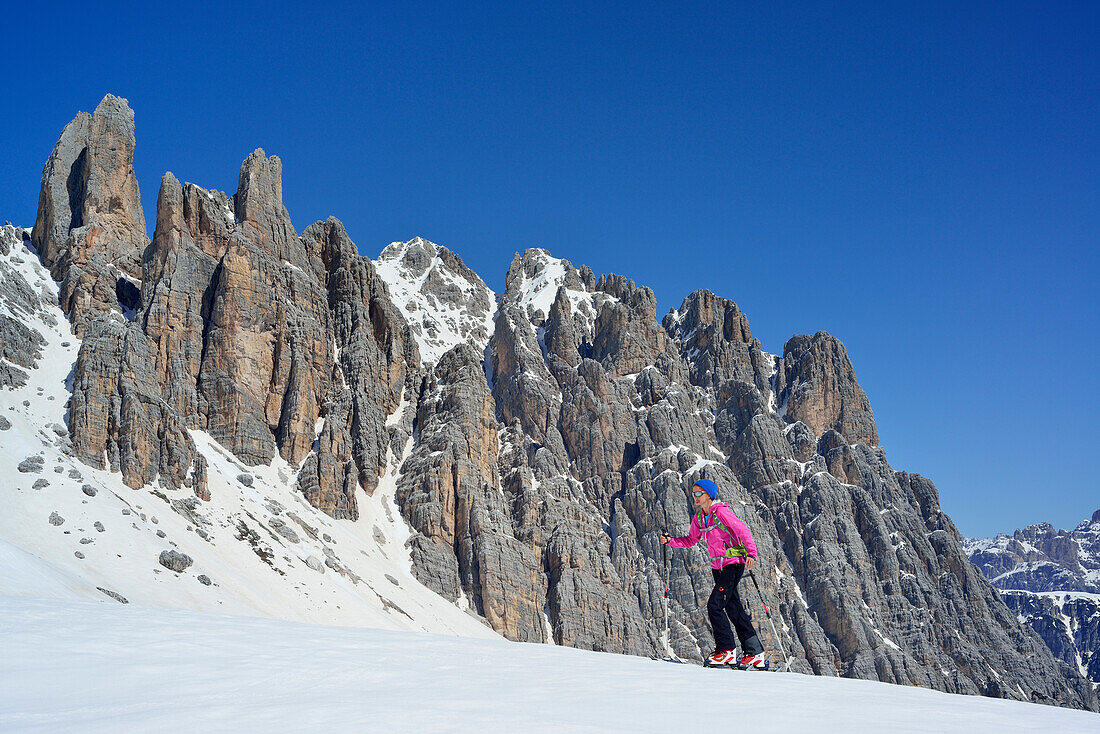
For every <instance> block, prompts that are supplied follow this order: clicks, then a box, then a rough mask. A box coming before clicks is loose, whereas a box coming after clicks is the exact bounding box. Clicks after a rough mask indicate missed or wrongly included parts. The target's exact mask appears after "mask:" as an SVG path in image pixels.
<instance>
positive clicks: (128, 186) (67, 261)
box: [31, 94, 149, 335]
mask: <svg viewBox="0 0 1100 734" xmlns="http://www.w3.org/2000/svg"><path fill="white" fill-rule="evenodd" d="M134 147H135V139H134V113H133V110H131V109H130V106H129V104H128V103H127V101H126V100H125V99H121V98H119V97H115V96H114V95H111V94H108V95H107V96H106V97H104V98H103V101H102V102H100V103H99V106H98V107H96V110H95V112H94V113H92V114H91V115H89V114H88V113H86V112H81V113H80V114H78V115H77V116H76V118H75V119H74V120H73V121H72V122H70V123H69V124H68V125H66V126H65V129H64V130H63V131H62V133H61V137H60V138H59V139H58V141H57V145H55V146H54V149H53V152H52V153H51V154H50V157H49V160H47V161H46V166H45V168H44V169H43V172H42V187H41V192H40V194H39V197H38V217H37V219H36V221H35V226H34V230H33V232H32V234H31V238H32V240H33V241H34V244H35V247H37V248H38V252H39V254H40V256H41V257H42V262H43V263H44V264H45V265H46V266H47V267H49V268H50V271H51V272H52V273H53V276H54V278H55V279H56V280H58V281H59V282H60V283H61V307H62V309H63V310H64V311H65V312H66V313H67V314H68V315H69V317H70V319H71V320H72V324H73V330H74V332H75V333H77V334H78V335H79V334H83V332H84V329H85V328H86V326H87V325H88V323H89V321H91V319H92V318H94V317H95V316H96V315H97V314H101V313H109V312H111V311H112V310H117V311H119V312H122V311H125V310H127V309H133V308H134V307H136V305H137V303H136V301H137V299H136V295H137V286H136V285H135V281H138V280H140V278H141V253H142V251H143V250H144V249H145V246H146V244H147V243H148V242H149V237H148V235H146V233H145V216H144V214H143V213H142V209H141V197H140V194H139V192H138V184H137V177H136V176H135V175H134Z"/></svg>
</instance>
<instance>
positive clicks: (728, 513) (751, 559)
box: [661, 479, 767, 668]
mask: <svg viewBox="0 0 1100 734" xmlns="http://www.w3.org/2000/svg"><path fill="white" fill-rule="evenodd" d="M691 495H692V498H693V499H694V502H695V506H696V507H697V508H699V509H698V511H697V512H696V513H695V515H694V516H693V517H692V518H691V530H690V531H689V532H688V534H687V536H685V537H681V538H670V537H669V536H668V534H667V533H661V542H662V543H667V544H668V545H669V546H670V547H672V548H690V547H691V546H693V545H695V544H696V543H698V542H699V536H700V535H702V536H704V537H706V539H707V554H708V555H709V556H710V569H711V573H712V574H714V590H713V591H712V592H710V600H709V601H708V602H707V615H708V616H709V617H710V626H711V628H712V629H713V630H714V648H715V649H714V654H712V655H711V656H710V657H709V658H707V660H706V664H707V665H737V666H739V667H744V668H748V667H753V668H763V667H766V665H767V662H766V660H765V657H764V648H763V646H762V645H761V644H760V638H759V637H757V636H756V629H755V628H753V626H752V618H751V617H750V616H749V613H748V612H747V611H746V610H745V607H744V606H743V605H742V604H741V599H740V597H739V596H738V595H737V582H738V581H740V580H741V576H742V575H743V574H744V573H745V572H746V571H751V570H752V566H753V564H754V563H755V562H756V544H755V543H753V542H752V533H750V532H749V528H748V526H747V525H745V523H743V522H741V520H739V519H738V518H737V516H736V515H734V514H733V511H732V510H731V509H730V508H729V505H727V504H726V503H725V502H717V501H716V500H717V499H718V485H716V484H715V483H714V482H712V481H711V480H709V479H700V480H698V481H696V482H695V485H694V486H692V488H691ZM731 621H732V622H733V627H734V628H735V629H736V630H737V637H738V639H739V640H740V641H741V654H742V657H741V659H740V660H738V659H737V658H736V656H735V655H734V651H733V648H734V644H733V632H732V630H731V629H730V622H731Z"/></svg>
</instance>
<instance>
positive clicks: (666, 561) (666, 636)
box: [661, 530, 672, 652]
mask: <svg viewBox="0 0 1100 734" xmlns="http://www.w3.org/2000/svg"><path fill="white" fill-rule="evenodd" d="M661 534H662V535H668V533H666V532H664V531H663V530H662V531H661ZM661 548H662V549H663V551H662V552H663V553H664V558H665V651H666V652H671V650H672V646H671V645H670V644H669V640H668V575H669V572H668V543H662V544H661Z"/></svg>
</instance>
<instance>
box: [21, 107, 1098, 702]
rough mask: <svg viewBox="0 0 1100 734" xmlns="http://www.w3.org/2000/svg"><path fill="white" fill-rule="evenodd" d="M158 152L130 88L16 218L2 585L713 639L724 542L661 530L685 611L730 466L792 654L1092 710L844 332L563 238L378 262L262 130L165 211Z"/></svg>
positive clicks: (681, 574) (685, 567)
mask: <svg viewBox="0 0 1100 734" xmlns="http://www.w3.org/2000/svg"><path fill="white" fill-rule="evenodd" d="M135 147H136V138H135V126H134V113H133V111H132V110H131V109H130V107H129V104H128V103H127V102H126V100H123V99H120V98H118V97H114V96H112V95H108V96H107V97H105V98H104V100H103V101H102V102H101V103H100V105H99V106H98V107H97V109H96V110H95V112H94V113H93V114H90V115H89V114H87V113H80V114H78V115H77V117H76V118H75V119H74V120H73V121H72V122H71V123H70V124H69V125H68V126H66V127H65V129H64V130H63V131H62V133H61V136H60V138H59V140H58V142H57V145H56V146H55V147H54V149H53V151H52V152H51V153H50V154H49V157H48V159H47V161H46V165H45V168H44V170H43V176H42V183H41V191H40V196H39V206H38V215H37V219H36V221H35V223H34V227H33V228H32V229H30V230H23V229H19V228H16V227H12V226H8V227H5V228H4V229H3V231H2V232H0V276H2V277H0V356H2V359H0V442H2V446H3V450H2V451H0V473H3V475H4V476H7V477H11V481H10V482H5V483H3V488H2V490H0V498H2V499H3V502H4V503H5V512H4V513H0V541H3V542H2V543H0V551H3V552H4V554H5V555H6V556H10V557H11V558H13V559H15V561H13V562H15V563H17V564H18V565H19V567H21V568H33V569H37V570H36V571H35V573H21V574H19V575H18V576H17V577H12V578H11V579H9V580H8V581H5V582H4V584H5V586H3V587H0V591H2V592H3V593H5V594H13V593H18V594H46V595H58V594H60V595H75V596H95V597H100V598H102V599H104V600H108V599H113V600H115V601H118V602H121V601H137V602H142V603H146V604H158V605H161V606H176V607H185V608H193V609H206V610H222V611H228V612H235V613H241V614H262V615H266V616H272V617H279V618H288V619H307V620H310V621H318V622H329V623H336V624H358V625H366V626H383V627H389V628H396V629H421V630H428V631H438V632H449V633H452V634H460V635H491V634H494V633H495V634H499V635H502V636H504V637H507V638H509V639H512V640H518V641H526V642H534V643H553V644H558V645H568V646H573V647H579V648H585V649H591V650H599V651H606V652H615V653H625V654H633V655H643V656H653V657H657V656H662V657H663V656H667V655H669V654H675V655H677V656H679V657H680V658H683V659H685V660H695V661H699V660H701V659H702V656H703V655H705V654H706V653H708V652H709V651H710V650H711V649H712V646H713V640H712V638H711V632H710V627H709V624H708V623H707V618H706V611H705V608H706V600H707V597H708V595H709V593H710V590H711V586H712V578H711V575H710V571H709V559H708V558H707V557H706V554H705V552H704V550H703V549H701V548H699V547H696V548H694V549H690V550H682V551H675V552H673V553H671V554H670V567H669V568H668V569H667V573H668V574H669V591H670V599H669V633H668V634H667V636H666V635H665V634H664V618H665V616H664V603H665V600H664V598H663V597H664V577H665V574H666V568H665V565H664V555H663V553H662V551H663V548H662V546H661V545H660V543H659V541H658V538H659V534H660V532H661V531H662V530H668V531H671V532H674V533H676V532H686V528H687V526H688V523H689V520H690V516H691V508H690V505H689V503H688V499H687V492H686V490H687V489H688V488H690V486H691V484H692V482H693V481H694V480H695V479H698V478H700V477H706V478H709V479H711V480H713V481H715V482H716V483H717V484H718V485H719V487H720V488H721V495H720V496H721V499H723V500H725V501H727V502H729V503H730V505H731V506H732V508H733V509H734V511H735V512H736V513H737V514H738V515H739V516H740V517H741V518H742V519H743V520H745V522H746V523H747V524H748V525H749V527H750V528H751V529H752V532H753V534H754V537H755V540H756V545H757V548H758V549H759V560H758V565H757V568H756V570H755V573H754V575H755V577H756V579H757V580H758V582H759V585H760V589H761V591H762V594H763V598H762V599H761V598H760V595H758V593H757V592H756V590H755V587H752V586H749V585H746V587H745V590H744V593H745V596H746V599H747V601H748V604H749V606H750V609H751V610H752V611H753V613H754V614H755V616H756V619H757V623H758V630H759V632H760V634H761V637H762V639H763V640H764V642H765V645H766V646H767V648H768V650H769V651H771V652H772V654H773V655H774V656H775V657H776V658H777V662H778V657H779V655H780V653H779V650H780V648H782V649H783V650H785V651H786V653H787V654H788V655H790V656H791V660H792V663H791V667H792V669H793V670H796V671H799V672H803V673H813V674H818V675H830V676H838V675H839V676H847V677H852V678H865V679H873V680H881V681H887V682H892V683H899V684H905V685H917V686H925V687H928V688H934V689H937V690H941V691H947V692H952V693H968V694H981V695H987V696H994V697H1002V698H1012V699H1018V700H1026V701H1035V702H1042V703H1048V704H1055V705H1061V706H1069V707H1075V708H1085V709H1092V710H1096V708H1097V699H1096V694H1095V691H1094V689H1093V686H1092V685H1091V684H1090V683H1089V682H1088V681H1087V680H1086V679H1085V678H1084V677H1083V676H1082V672H1081V669H1080V667H1079V665H1077V664H1075V663H1073V662H1070V661H1066V660H1064V659H1061V658H1060V657H1057V656H1055V655H1054V654H1052V653H1051V651H1050V650H1049V649H1048V647H1047V646H1046V645H1045V644H1043V642H1042V640H1041V639H1040V638H1039V637H1038V636H1037V635H1036V634H1035V633H1034V632H1033V631H1032V629H1031V628H1030V627H1028V626H1026V625H1024V624H1022V623H1021V622H1020V620H1019V619H1018V618H1017V615H1016V614H1015V613H1014V612H1012V611H1011V610H1010V609H1009V607H1007V606H1006V605H1005V602H1004V601H1003V600H1002V599H1001V597H1000V595H998V593H997V591H996V590H995V589H994V588H993V586H992V585H991V584H990V583H989V582H988V581H987V580H986V579H985V578H984V577H983V576H982V574H981V573H980V572H979V571H978V569H977V568H975V566H973V565H972V564H970V563H969V562H968V560H967V559H968V553H967V551H966V550H965V549H964V547H963V545H962V540H963V539H962V538H961V536H960V535H959V533H958V531H957V530H956V528H955V526H954V524H953V523H952V522H951V519H950V518H949V517H947V515H945V514H944V513H943V512H942V510H941V509H940V506H939V498H938V493H937V491H936V487H935V485H934V484H933V483H932V482H931V481H930V480H929V479H927V478H925V477H922V476H920V475H919V474H911V473H909V472H906V471H898V470H895V469H894V468H892V467H891V466H890V464H889V463H888V460H887V456H886V452H885V450H884V449H883V447H882V446H881V445H879V436H878V429H877V426H876V424H875V420H874V415H873V413H872V410H871V404H870V400H869V398H868V396H867V395H866V393H865V392H864V391H863V389H862V388H861V387H860V385H859V383H858V381H857V379H856V374H855V370H854V368H853V366H852V364H851V362H850V361H849V359H848V354H847V351H846V349H845V347H844V345H843V344H842V343H841V342H840V341H839V340H838V339H836V338H835V337H833V336H831V335H830V334H828V333H827V332H824V331H819V332H817V333H816V334H813V335H794V336H792V337H791V338H790V339H789V340H788V341H787V343H786V344H785V345H784V348H783V351H782V354H770V353H768V352H765V351H764V350H763V349H762V347H761V344H760V342H759V340H757V339H755V338H754V337H753V336H752V332H751V330H750V328H749V322H748V318H747V316H746V315H745V314H744V313H743V312H742V311H741V310H740V309H739V308H738V307H737V305H736V304H735V303H734V302H732V301H730V300H727V299H725V298H722V297H720V296H718V295H715V294H713V293H711V292H709V291H705V290H700V291H696V292H694V293H691V294H690V295H688V296H687V297H686V298H685V299H684V301H683V303H682V304H681V306H680V307H679V308H678V309H675V310H673V311H670V312H669V313H668V314H666V315H665V316H664V318H663V319H661V320H660V321H658V319H657V315H656V299H655V297H654V294H653V292H652V291H651V290H650V289H649V288H646V287H644V286H640V285H638V284H635V283H634V281H632V280H630V279H629V278H627V277H624V276H622V275H615V274H605V275H601V276H598V277H597V276H596V274H595V273H593V272H592V270H591V269H589V268H588V267H586V266H581V267H579V268H578V267H575V266H574V265H573V264H571V263H569V262H568V261H566V260H561V259H558V258H555V257H553V256H552V255H551V254H550V253H549V252H547V251H546V250H541V249H525V250H523V251H522V254H521V253H520V252H517V254H516V255H515V258H514V259H513V260H512V262H511V265H510V266H509V268H508V273H507V277H506V279H505V290H504V292H503V293H501V294H497V293H493V292H492V291H491V290H490V289H489V288H488V287H487V286H486V285H485V283H484V281H483V280H482V279H481V278H480V277H479V276H478V275H477V274H476V273H474V272H473V271H471V270H469V269H468V268H467V267H466V266H465V265H464V264H463V263H462V260H461V258H459V256H458V255H456V254H455V253H453V252H451V251H449V250H447V249H446V248H444V247H441V246H438V245H436V244H433V243H431V242H428V241H426V240H423V239H419V238H416V239H412V240H410V241H408V242H402V243H393V244H391V245H389V246H388V247H386V248H385V249H384V250H383V251H382V252H381V254H380V256H379V258H378V259H377V260H371V259H369V258H367V257H364V256H362V255H360V254H359V249H358V247H357V246H356V245H355V244H354V243H352V242H351V240H350V239H349V238H348V236H347V233H346V232H345V231H344V228H343V225H342V224H341V223H340V221H339V220H337V219H335V218H329V219H328V220H327V221H323V222H317V223H315V224H312V225H310V226H309V227H307V228H306V229H305V230H304V231H303V232H301V233H298V232H297V231H296V230H295V229H294V227H293V226H292V224H291V220H290V216H289V214H288V212H287V210H286V208H285V207H284V206H283V202H282V173H283V171H282V163H281V161H280V160H279V159H278V158H277V157H275V156H270V157H269V156H267V155H266V154H265V153H264V151H262V150H257V151H255V152H253V153H252V154H251V155H249V156H248V157H247V158H246V160H245V161H244V163H243V164H242V166H241V169H240V173H239V178H238V188H237V191H236V192H235V193H233V194H232V195H230V194H226V193H223V192H219V191H212V190H208V189H205V188H202V187H201V186H198V185H195V184H192V183H186V182H185V183H181V182H179V181H178V180H177V179H176V178H175V177H174V176H173V175H172V174H171V173H166V174H165V175H164V177H163V178H162V179H161V182H160V190H159V195H158V199H157V211H156V213H155V222H156V225H155V228H154V232H153V236H152V239H150V238H149V237H148V235H147V234H146V232H147V230H146V218H145V214H144V212H143V211H142V208H141V199H140V196H139V195H138V182H137V180H136V177H135V175H134V169H133V156H134V151H135ZM520 249H522V248H519V247H517V250H520ZM729 276H730V283H731V288H732V287H733V284H734V283H735V282H736V279H737V278H738V277H745V276H744V274H738V273H730V274H729ZM838 287H841V286H838ZM3 579H4V577H3V576H0V580H3ZM28 579H33V580H34V582H33V583H31V582H30V581H28ZM764 602H766V603H767V604H768V605H769V607H770V608H771V610H772V614H773V616H774V618H775V627H776V629H777V630H778V634H779V639H776V638H775V636H774V635H773V632H772V629H771V627H770V626H768V625H766V624H765V623H764V620H763V616H762V611H763V603H764Z"/></svg>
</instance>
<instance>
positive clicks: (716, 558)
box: [668, 502, 756, 569]
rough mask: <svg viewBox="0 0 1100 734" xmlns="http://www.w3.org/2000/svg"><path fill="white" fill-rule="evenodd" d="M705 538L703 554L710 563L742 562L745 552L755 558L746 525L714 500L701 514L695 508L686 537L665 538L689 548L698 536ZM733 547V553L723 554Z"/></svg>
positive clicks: (676, 544)
mask: <svg viewBox="0 0 1100 734" xmlns="http://www.w3.org/2000/svg"><path fill="white" fill-rule="evenodd" d="M700 535H705V536H706V538H707V555H709V556H710V567H711V568H715V569H720V568H724V567H725V566H728V565H729V564H731V563H744V562H745V556H748V557H750V558H756V544H755V543H753V542H752V533H750V532H749V526H748V525H746V524H745V523H743V522H741V520H740V519H738V517H737V515H734V514H733V510H731V509H730V508H729V505H727V504H726V503H725V502H715V503H713V504H711V506H710V513H708V514H707V515H706V516H705V517H704V516H703V511H702V510H696V511H695V515H694V516H693V517H692V518H691V530H690V531H688V534H687V536H686V537H682V538H669V539H668V544H669V545H670V546H671V547H673V548H690V547H691V546H693V545H695V544H696V543H698V542H699V536H700ZM731 549H732V550H733V553H734V555H732V556H729V555H727V551H730V550H731Z"/></svg>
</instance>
